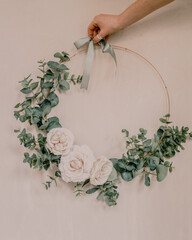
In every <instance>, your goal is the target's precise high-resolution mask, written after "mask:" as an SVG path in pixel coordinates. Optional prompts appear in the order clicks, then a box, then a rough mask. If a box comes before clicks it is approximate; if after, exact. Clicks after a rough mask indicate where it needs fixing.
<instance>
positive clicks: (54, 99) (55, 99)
mask: <svg viewBox="0 0 192 240" xmlns="http://www.w3.org/2000/svg"><path fill="white" fill-rule="evenodd" d="M47 99H48V100H49V101H50V103H51V107H55V106H56V105H57V104H58V103H59V98H58V96H57V95H56V94H55V93H54V92H51V93H50V94H49V95H48V97H47Z"/></svg>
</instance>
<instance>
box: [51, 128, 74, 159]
mask: <svg viewBox="0 0 192 240" xmlns="http://www.w3.org/2000/svg"><path fill="white" fill-rule="evenodd" d="M73 142H74V136H73V134H72V133H71V131H69V130H68V129H66V128H53V129H51V131H50V132H49V133H48V134H47V147H48V149H49V150H50V151H51V152H52V153H53V154H55V155H67V154H68V153H69V151H70V150H71V148H72V146H73Z"/></svg>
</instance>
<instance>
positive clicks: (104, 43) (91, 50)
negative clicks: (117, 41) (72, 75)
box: [74, 37, 117, 89]
mask: <svg viewBox="0 0 192 240" xmlns="http://www.w3.org/2000/svg"><path fill="white" fill-rule="evenodd" d="M85 44H89V46H88V51H87V57H86V62H85V68H84V72H83V77H82V82H81V88H85V89H87V88H88V83H89V78H90V73H91V67H92V64H93V59H94V53H95V51H94V50H95V49H94V43H93V39H92V38H91V37H85V38H80V39H79V40H77V41H76V42H74V45H75V47H76V48H77V49H79V48H81V47H83V46H84V45H85ZM98 44H99V45H100V46H101V49H102V52H103V53H109V54H110V55H111V56H112V58H113V59H114V61H115V64H116V66H117V60H116V55H115V52H114V50H113V48H112V47H111V46H110V44H109V43H108V42H107V41H106V40H105V39H102V40H101V41H99V42H98Z"/></svg>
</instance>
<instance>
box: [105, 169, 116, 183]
mask: <svg viewBox="0 0 192 240" xmlns="http://www.w3.org/2000/svg"><path fill="white" fill-rule="evenodd" d="M115 179H117V171H116V170H115V168H114V167H113V169H112V172H111V174H110V175H109V177H108V179H107V181H113V180H115Z"/></svg>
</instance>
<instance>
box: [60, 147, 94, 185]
mask: <svg viewBox="0 0 192 240" xmlns="http://www.w3.org/2000/svg"><path fill="white" fill-rule="evenodd" d="M94 161H95V157H94V155H93V153H92V151H91V150H90V148H89V147H88V146H87V145H82V146H78V145H74V147H73V149H72V151H71V152H70V153H69V154H68V155H67V156H62V157H61V161H60V164H59V170H60V171H61V177H62V179H63V180H64V181H65V182H82V181H85V180H86V179H88V178H89V177H90V171H91V168H92V166H93V162H94Z"/></svg>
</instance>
